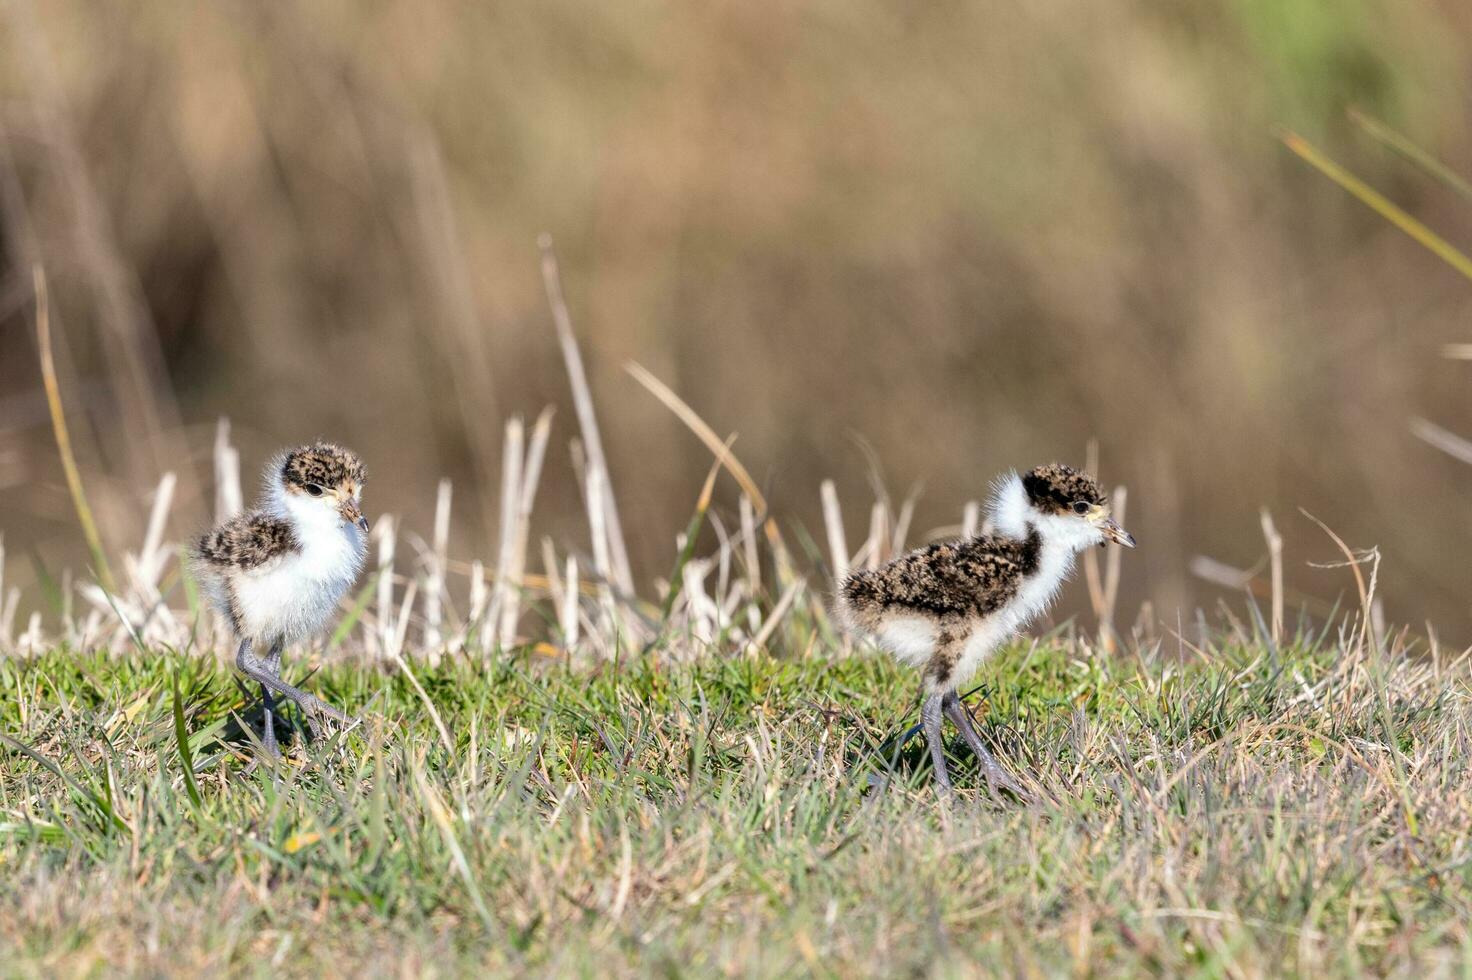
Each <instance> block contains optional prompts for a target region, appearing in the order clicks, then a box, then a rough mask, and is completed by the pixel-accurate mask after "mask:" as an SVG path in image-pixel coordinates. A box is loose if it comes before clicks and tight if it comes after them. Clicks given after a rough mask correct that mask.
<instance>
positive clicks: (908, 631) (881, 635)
mask: <svg viewBox="0 0 1472 980" xmlns="http://www.w3.org/2000/svg"><path fill="white" fill-rule="evenodd" d="M875 639H877V640H878V641H879V645H880V646H882V647H883V648H884V649H886V650H888V651H889V652H890V653H892V654H894V655H895V658H896V659H897V660H900V661H903V662H904V663H907V664H910V665H912V666H915V667H919V666H921V665H922V664H924V663H925V662H926V661H927V660H929V659H930V655H931V654H932V653H934V652H935V624H934V623H932V622H930V621H929V620H928V619H923V618H921V617H919V616H889V617H886V618H885V620H884V621H883V622H881V623H880V624H879V629H878V631H877V632H876V634H875Z"/></svg>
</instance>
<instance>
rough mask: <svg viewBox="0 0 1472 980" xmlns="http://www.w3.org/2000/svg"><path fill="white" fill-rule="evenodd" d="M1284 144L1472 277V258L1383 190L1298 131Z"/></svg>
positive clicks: (1449, 263) (1437, 255) (1387, 219)
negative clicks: (1345, 166) (1333, 158)
mask: <svg viewBox="0 0 1472 980" xmlns="http://www.w3.org/2000/svg"><path fill="white" fill-rule="evenodd" d="M1282 139H1283V145H1284V146H1286V147H1288V149H1290V150H1292V151H1293V152H1294V153H1296V154H1298V156H1299V157H1300V158H1302V159H1303V160H1304V162H1306V163H1308V164H1309V165H1310V166H1312V167H1314V168H1315V169H1316V170H1318V171H1319V172H1320V173H1322V174H1323V175H1324V176H1325V177H1328V178H1329V179H1330V180H1332V181H1334V183H1336V184H1338V185H1339V186H1340V187H1342V188H1344V189H1345V190H1346V191H1348V192H1349V193H1350V194H1352V195H1354V196H1355V197H1356V198H1358V199H1359V200H1360V202H1361V203H1363V204H1364V205H1365V206H1366V207H1368V208H1370V209H1371V210H1372V211H1374V212H1375V213H1376V214H1378V215H1380V216H1381V217H1382V218H1384V219H1385V220H1386V221H1389V222H1390V223H1391V224H1393V225H1395V226H1396V227H1397V228H1399V229H1400V230H1401V231H1403V232H1405V233H1406V234H1407V235H1410V236H1411V237H1412V238H1414V239H1415V240H1416V241H1417V242H1419V243H1420V244H1421V245H1423V246H1425V247H1426V248H1427V249H1428V250H1429V251H1431V252H1432V253H1433V254H1435V255H1436V257H1437V258H1439V259H1441V260H1442V261H1443V262H1445V263H1446V264H1447V265H1449V266H1451V267H1452V268H1453V269H1456V270H1457V271H1458V272H1460V273H1461V274H1462V275H1464V276H1466V277H1467V278H1468V279H1472V258H1468V257H1467V254H1466V253H1465V252H1462V251H1461V250H1459V249H1458V248H1457V247H1456V246H1455V245H1452V244H1451V243H1450V242H1448V241H1447V240H1446V239H1444V238H1442V237H1441V236H1440V235H1438V234H1437V233H1436V232H1434V231H1432V230H1431V229H1430V228H1427V227H1426V226H1425V225H1423V224H1422V223H1421V222H1419V221H1417V220H1416V219H1415V218H1413V217H1411V216H1410V215H1409V214H1407V213H1406V212H1405V211H1403V210H1401V208H1400V207H1399V206H1398V205H1396V204H1395V203H1394V202H1393V201H1391V200H1390V199H1389V198H1387V197H1386V196H1385V195H1383V194H1381V193H1380V192H1379V191H1377V190H1375V188H1373V187H1371V186H1370V185H1369V184H1367V183H1365V182H1364V181H1362V180H1360V179H1359V178H1358V177H1356V176H1355V175H1354V174H1352V173H1350V172H1349V171H1348V170H1345V169H1344V168H1343V167H1341V166H1340V165H1339V164H1337V163H1335V162H1334V161H1333V160H1331V159H1329V158H1328V157H1327V156H1325V155H1324V154H1323V153H1321V152H1319V150H1318V149H1317V148H1316V147H1315V146H1314V145H1313V144H1312V143H1310V142H1309V141H1308V140H1306V139H1304V138H1303V137H1302V136H1299V135H1298V134H1297V133H1285V134H1284V135H1283V137H1282Z"/></svg>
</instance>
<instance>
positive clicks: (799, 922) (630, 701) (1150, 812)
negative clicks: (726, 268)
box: [0, 640, 1472, 976]
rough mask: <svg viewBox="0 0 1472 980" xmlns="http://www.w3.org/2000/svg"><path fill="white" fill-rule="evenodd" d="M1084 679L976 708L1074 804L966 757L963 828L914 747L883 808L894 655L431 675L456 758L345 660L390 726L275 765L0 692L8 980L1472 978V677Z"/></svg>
mask: <svg viewBox="0 0 1472 980" xmlns="http://www.w3.org/2000/svg"><path fill="white" fill-rule="evenodd" d="M1077 654H1078V650H1077V648H1076V647H1075V646H1072V645H1070V644H1069V643H1068V642H1067V641H1064V640H1058V641H1053V642H1050V643H1047V644H1043V645H1038V646H1019V647H1017V648H1014V649H1012V650H1011V651H1009V652H1008V653H1006V654H1005V655H1004V656H1002V657H1000V658H999V660H998V661H997V662H996V663H995V664H994V665H993V669H991V670H990V671H989V672H988V673H987V674H985V675H984V678H983V679H984V680H985V681H986V682H987V684H988V687H987V689H986V690H984V691H983V692H981V693H979V694H977V695H975V696H973V698H972V699H971V704H973V705H974V706H975V707H976V709H977V714H978V716H979V717H980V718H981V720H982V726H983V730H984V731H985V732H987V733H988V734H989V735H990V736H992V737H993V738H994V739H995V741H996V743H997V748H998V751H999V752H1000V753H1001V754H1002V756H1003V758H1004V759H1007V760H1009V761H1011V762H1012V763H1014V764H1015V765H1019V766H1020V765H1024V764H1025V765H1026V766H1028V767H1030V768H1031V769H1032V771H1034V772H1035V773H1037V774H1038V777H1039V781H1040V782H1041V784H1042V786H1044V787H1046V788H1047V790H1048V791H1049V793H1050V794H1051V795H1053V796H1056V797H1057V802H1053V801H1048V802H1044V803H1040V804H1038V805H1035V806H1032V807H1024V806H1020V805H1016V804H1001V805H999V804H997V803H994V802H993V801H991V800H990V799H989V798H988V797H987V796H986V794H985V792H984V791H983V790H982V789H980V788H979V787H978V786H977V781H976V780H975V778H974V771H973V769H972V768H971V766H970V764H969V759H968V758H967V756H966V755H965V752H964V748H963V747H960V746H959V740H958V744H957V745H955V746H953V750H955V752H956V754H955V755H954V756H953V766H954V767H955V770H956V774H957V776H958V786H959V787H960V789H961V792H960V794H959V797H960V798H959V799H958V800H957V801H956V804H955V805H954V806H953V807H952V808H950V809H949V810H947V809H946V808H944V807H941V806H939V805H938V804H937V802H936V800H935V798H934V796H933V794H932V792H931V789H930V784H929V781H928V780H929V772H928V771H927V770H926V769H924V768H923V765H924V763H923V759H924V751H923V745H922V744H921V741H920V740H919V739H916V740H915V741H914V742H912V743H911V745H910V746H909V748H908V750H907V751H906V752H905V753H904V755H903V756H902V758H901V759H900V762H899V766H898V769H897V776H896V778H895V779H894V780H893V781H891V782H890V783H889V784H888V786H887V787H882V786H881V787H879V788H875V787H874V783H875V782H876V779H875V778H874V777H875V775H876V774H878V773H880V772H881V771H882V770H881V769H880V768H879V767H876V766H875V765H874V762H873V760H874V755H873V753H874V750H876V749H877V748H878V747H879V745H880V743H881V742H882V741H883V740H884V739H885V738H886V737H887V736H889V735H890V734H892V733H894V732H895V731H897V730H899V729H901V728H902V727H903V726H904V725H905V724H907V723H908V722H909V721H910V720H912V718H913V715H914V711H915V698H914V694H915V691H914V687H915V682H914V679H913V677H912V676H911V675H909V674H908V673H906V672H903V671H901V670H899V669H898V668H895V667H893V666H891V665H890V664H889V663H888V662H886V661H884V660H882V659H880V658H878V657H877V656H866V655H863V654H859V655H856V656H854V657H851V658H846V659H838V660H836V661H834V662H829V663H824V662H822V661H820V660H818V659H812V660H805V661H802V662H784V661H778V660H772V659H767V658H763V659H742V660H726V661H718V660H715V659H711V660H708V661H706V662H704V663H702V664H699V665H697V666H684V667H678V668H675V667H670V668H660V667H657V666H647V665H640V666H637V667H625V668H623V669H619V670H615V669H612V668H608V669H604V670H601V671H598V672H589V671H587V670H580V671H574V670H570V669H568V668H566V667H563V666H560V665H557V664H555V663H551V662H549V661H547V660H546V659H545V658H540V657H537V658H531V659H527V658H508V659H507V660H506V661H505V662H502V663H498V664H482V663H477V664H473V665H471V664H466V663H463V662H446V663H445V664H443V665H441V666H439V667H437V668H430V667H428V666H422V667H420V668H418V672H417V677H418V680H419V681H420V682H421V684H422V686H423V690H424V696H426V697H427V699H428V701H429V702H431V703H432V704H433V705H434V707H435V709H437V712H438V715H439V718H440V719H442V721H443V725H444V729H445V732H443V733H442V732H441V731H440V730H439V728H438V726H437V724H436V721H435V719H434V717H433V715H432V713H431V712H430V711H429V710H428V709H427V708H426V704H425V700H424V697H422V696H421V695H420V693H418V692H417V691H416V690H415V688H414V686H413V685H412V684H411V682H410V680H409V679H408V678H407V677H405V676H404V675H403V674H396V673H390V672H387V671H383V670H379V669H376V668H368V667H363V666H355V665H352V664H335V665H332V666H329V667H326V668H324V669H323V670H321V671H320V672H318V673H317V674H316V675H315V676H313V677H312V678H311V679H310V680H309V681H308V682H307V685H308V686H309V687H310V688H312V689H314V690H316V691H318V692H319V693H322V694H324V695H325V696H327V697H329V698H330V699H331V700H333V701H334V702H335V703H338V704H341V705H345V706H347V707H348V708H349V709H350V710H362V711H363V712H364V714H365V716H366V717H368V718H369V719H370V720H369V723H368V724H366V725H365V726H364V728H362V729H360V730H358V731H355V732H353V733H351V734H349V735H347V736H346V737H345V738H342V739H340V740H333V741H331V742H330V743H317V744H315V745H307V746H297V747H295V748H293V749H291V750H290V751H289V753H288V755H289V759H288V762H287V764H285V765H283V766H282V768H281V770H280V771H279V772H277V773H275V774H273V773H272V771H271V770H269V769H267V768H262V767H259V766H257V767H252V766H251V764H250V756H249V755H248V753H247V752H246V751H244V749H243V746H242V744H241V736H240V733H239V729H238V728H237V727H236V725H235V722H234V721H233V713H235V712H241V711H248V710H249V706H248V702H247V701H246V699H245V698H244V697H243V696H242V695H241V693H240V692H239V690H237V688H236V686H235V684H234V682H233V681H232V679H231V677H230V674H229V672H228V671H226V670H224V669H222V668H219V667H216V666H215V665H214V664H213V663H211V662H208V661H206V660H202V659H200V658H187V657H184V656H180V655H174V654H170V653H164V652H160V653H159V654H158V655H157V656H155V657H141V656H138V655H136V654H134V655H129V656H126V657H118V658H112V659H109V658H104V657H101V656H86V655H78V654H75V653H70V652H63V651H58V652H55V653H52V654H48V655H46V656H43V657H40V658H39V659H34V660H30V661H26V662H21V661H9V662H0V732H3V733H4V734H5V736H6V738H5V741H4V746H3V748H0V894H3V895H4V896H5V898H4V908H3V911H0V973H4V974H6V975H15V976H57V975H61V976H72V975H98V974H102V973H104V972H106V973H112V972H114V971H120V972H125V973H134V974H156V973H159V972H162V971H174V970H178V971H189V972H202V971H206V970H208V971H211V972H214V971H222V972H226V973H234V974H266V973H279V974H288V975H292V974H295V975H308V974H319V975H320V974H341V973H347V972H356V973H365V974H369V975H381V974H411V975H412V974H449V973H454V972H457V971H461V970H471V969H475V968H487V967H490V968H496V969H504V970H509V971H514V972H525V973H532V974H554V975H569V974H571V975H578V974H581V975H594V974H596V975H608V974H614V975H618V974H635V973H640V974H643V973H654V974H668V975H685V974H726V973H729V974H743V975H758V974H762V975H791V974H817V975H841V976H852V975H896V974H906V973H926V974H929V973H936V974H942V975H953V974H970V973H998V972H1001V973H1008V974H1024V973H1047V974H1057V973H1065V972H1070V971H1072V972H1075V973H1078V974H1088V973H1095V974H1113V973H1117V972H1121V971H1130V972H1150V973H1172V974H1176V973H1186V974H1204V975H1218V974H1230V975H1253V974H1259V973H1268V974H1278V973H1284V972H1287V973H1299V974H1318V973H1322V972H1331V973H1350V972H1355V971H1361V970H1371V971H1375V972H1395V973H1402V974H1423V973H1431V974H1435V973H1439V972H1456V971H1464V970H1466V969H1467V968H1468V964H1469V962H1472V935H1469V930H1468V926H1467V922H1468V920H1469V915H1472V863H1469V851H1468V848H1469V844H1468V839H1467V835H1468V827H1469V825H1472V801H1469V795H1468V792H1467V772H1466V760H1467V758H1468V757H1469V748H1472V746H1469V739H1472V734H1469V727H1472V726H1469V722H1472V712H1469V702H1468V694H1469V685H1468V677H1467V674H1466V672H1465V671H1464V670H1463V669H1461V668H1457V669H1446V670H1442V669H1439V668H1438V667H1437V666H1436V665H1435V664H1432V663H1425V662H1422V663H1417V662H1412V661H1409V660H1406V659H1404V658H1398V657H1385V658H1375V657H1370V656H1365V655H1361V654H1356V653H1352V652H1347V651H1344V650H1336V649H1335V648H1333V646H1332V644H1329V645H1325V646H1322V647H1316V646H1315V645H1313V644H1308V645H1306V646H1305V647H1304V648H1300V649H1298V650H1296V651H1292V652H1289V651H1284V652H1281V653H1279V652H1274V651H1272V650H1270V649H1266V648H1262V649H1242V648H1231V647H1223V648H1222V649H1217V650H1210V651H1206V652H1205V654H1204V655H1201V656H1196V657H1194V662H1193V663H1190V664H1187V665H1185V666H1182V665H1180V664H1178V663H1176V662H1175V661H1174V660H1172V661H1170V662H1167V661H1165V660H1163V659H1162V660H1159V661H1153V662H1145V661H1142V660H1139V659H1137V658H1135V657H1133V656H1123V657H1120V658H1118V659H1114V660H1107V661H1101V660H1098V659H1083V658H1081V657H1079V656H1078V655H1077ZM296 666H297V668H298V669H300V668H301V664H300V662H298V663H297V665H296ZM176 681H177V685H178V691H179V695H178V702H177V704H178V709H177V710H178V711H179V714H178V715H177V716H176V701H175V694H174V689H175V683H176ZM178 724H182V726H183V730H185V731H187V733H188V734H187V755H188V756H189V757H190V758H191V759H192V769H193V773H194V776H193V782H192V783H191V782H190V781H189V779H188V777H187V776H186V767H185V763H184V757H185V755H186V753H183V752H181V746H180V742H179V740H178V738H177V737H176V731H177V729H176V725H178Z"/></svg>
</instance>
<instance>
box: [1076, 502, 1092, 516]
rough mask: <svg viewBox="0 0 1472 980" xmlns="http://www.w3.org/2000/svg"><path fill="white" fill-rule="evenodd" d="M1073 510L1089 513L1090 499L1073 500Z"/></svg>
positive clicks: (1078, 512) (1079, 512)
mask: <svg viewBox="0 0 1472 980" xmlns="http://www.w3.org/2000/svg"><path fill="white" fill-rule="evenodd" d="M1073 512H1074V513H1075V514H1087V513H1088V512H1089V504H1088V501H1086V500H1075V501H1074V502H1073Z"/></svg>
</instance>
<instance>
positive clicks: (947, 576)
mask: <svg viewBox="0 0 1472 980" xmlns="http://www.w3.org/2000/svg"><path fill="white" fill-rule="evenodd" d="M1041 547H1042V541H1041V539H1040V538H1039V536H1038V533H1037V531H1036V530H1034V531H1033V532H1032V533H1031V534H1030V535H1029V536H1028V537H1027V538H1025V539H1023V540H1021V541H1014V540H1011V539H1007V538H999V537H992V536H981V537H975V538H967V539H964V540H961V541H945V542H941V543H938V544H932V545H929V546H928V547H925V548H920V549H918V550H916V551H912V552H910V553H909V554H907V555H902V556H900V557H899V558H896V559H895V560H894V561H892V562H890V563H889V564H887V565H885V566H883V567H882V568H878V569H875V570H874V571H864V572H855V573H854V574H852V575H850V576H849V577H848V578H846V579H845V580H844V581H843V584H842V586H840V595H841V596H842V599H843V602H844V603H845V604H846V606H847V607H848V610H849V612H850V614H851V615H852V616H853V617H854V619H855V620H856V621H857V622H858V623H859V625H862V626H870V625H871V621H872V620H873V619H874V617H877V616H878V615H879V614H880V613H882V612H883V611H884V610H885V609H887V608H891V607H901V608H905V609H914V610H917V611H920V612H925V613H930V614H932V615H937V616H966V617H978V616H985V615H987V614H988V613H991V612H993V611H995V610H997V609H999V608H1001V607H1002V606H1003V605H1004V604H1006V602H1007V601H1008V600H1009V599H1011V598H1012V597H1013V596H1015V595H1016V594H1017V590H1018V588H1019V587H1020V585H1021V583H1022V579H1023V577H1024V576H1026V575H1028V574H1030V573H1032V572H1033V571H1035V570H1036V569H1037V565H1038V553H1039V550H1040V549H1041Z"/></svg>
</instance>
